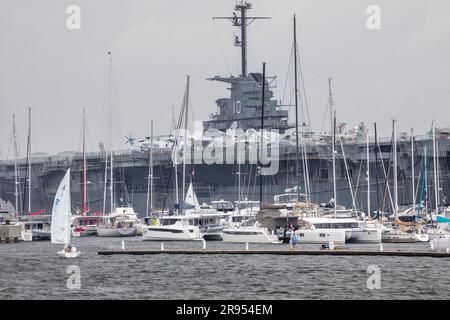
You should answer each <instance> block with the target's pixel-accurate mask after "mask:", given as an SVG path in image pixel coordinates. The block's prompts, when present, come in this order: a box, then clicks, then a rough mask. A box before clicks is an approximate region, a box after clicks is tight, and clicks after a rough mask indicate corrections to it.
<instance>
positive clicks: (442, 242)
mask: <svg viewBox="0 0 450 320" xmlns="http://www.w3.org/2000/svg"><path fill="white" fill-rule="evenodd" d="M430 245H431V250H434V251H447V250H450V235H442V236H439V237H435V238H434V239H432V240H431V241H430Z"/></svg>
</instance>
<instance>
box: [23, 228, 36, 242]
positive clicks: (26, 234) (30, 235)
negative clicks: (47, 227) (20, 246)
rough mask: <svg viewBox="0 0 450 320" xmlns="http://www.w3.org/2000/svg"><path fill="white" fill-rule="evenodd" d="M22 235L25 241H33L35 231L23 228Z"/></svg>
mask: <svg viewBox="0 0 450 320" xmlns="http://www.w3.org/2000/svg"><path fill="white" fill-rule="evenodd" d="M21 237H22V240H23V241H33V231H31V230H22V232H21Z"/></svg>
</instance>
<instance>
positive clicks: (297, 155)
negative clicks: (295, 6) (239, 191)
mask: <svg viewBox="0 0 450 320" xmlns="http://www.w3.org/2000/svg"><path fill="white" fill-rule="evenodd" d="M297 82H298V80H297V22H296V19H295V14H294V87H295V154H296V158H295V173H296V180H297V188H296V189H297V202H300V173H299V171H300V168H299V156H300V155H299V154H300V152H299V146H298V84H297ZM305 183H306V179H305ZM305 187H306V185H305ZM305 191H306V188H305Z"/></svg>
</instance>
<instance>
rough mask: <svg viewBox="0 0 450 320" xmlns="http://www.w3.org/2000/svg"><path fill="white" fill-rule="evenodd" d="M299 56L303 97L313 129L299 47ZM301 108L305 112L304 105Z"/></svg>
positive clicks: (309, 123) (309, 122) (309, 124)
mask: <svg viewBox="0 0 450 320" xmlns="http://www.w3.org/2000/svg"><path fill="white" fill-rule="evenodd" d="M297 58H298V64H299V71H300V79H301V82H302V88H303V97H304V99H305V107H306V115H307V118H308V126H310V130H311V118H310V116H309V105H308V97H307V95H306V88H305V80H304V78H303V68H302V62H301V60H300V54H299V52H298V49H297ZM300 105H302V104H301V103H300ZM301 110H302V113H304V110H303V107H302V108H301ZM303 117H304V114H303ZM303 119H305V118H303Z"/></svg>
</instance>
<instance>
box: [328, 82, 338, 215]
mask: <svg viewBox="0 0 450 320" xmlns="http://www.w3.org/2000/svg"><path fill="white" fill-rule="evenodd" d="M332 79H333V78H329V79H328V91H329V102H330V116H331V126H332V127H333V128H332V133H333V134H332V141H331V157H332V159H333V197H334V202H333V210H334V217H335V218H337V211H336V205H337V190H336V151H335V144H336V110H334V108H333V106H334V102H333V93H332V91H331V80H332Z"/></svg>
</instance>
